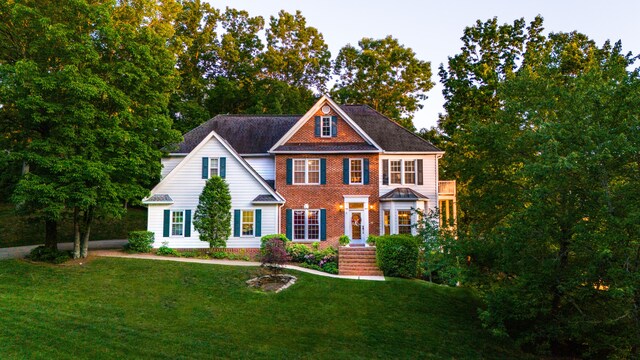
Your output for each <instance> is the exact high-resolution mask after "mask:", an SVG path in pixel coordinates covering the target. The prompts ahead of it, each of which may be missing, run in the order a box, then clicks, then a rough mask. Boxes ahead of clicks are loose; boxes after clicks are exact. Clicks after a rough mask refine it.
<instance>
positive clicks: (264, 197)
mask: <svg viewBox="0 0 640 360" xmlns="http://www.w3.org/2000/svg"><path fill="white" fill-rule="evenodd" d="M253 202H254V203H255V202H278V200H276V198H274V197H273V195H258V196H256V198H255V199H253Z"/></svg>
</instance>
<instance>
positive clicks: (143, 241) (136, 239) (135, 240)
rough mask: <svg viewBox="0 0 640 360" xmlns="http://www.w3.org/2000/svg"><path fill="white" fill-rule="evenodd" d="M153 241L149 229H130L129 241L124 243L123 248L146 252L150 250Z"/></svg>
mask: <svg viewBox="0 0 640 360" xmlns="http://www.w3.org/2000/svg"><path fill="white" fill-rule="evenodd" d="M153 241H154V237H153V233H152V232H151V231H131V232H129V242H128V243H127V245H125V250H127V251H130V252H138V253H148V252H150V251H151V248H152V245H153Z"/></svg>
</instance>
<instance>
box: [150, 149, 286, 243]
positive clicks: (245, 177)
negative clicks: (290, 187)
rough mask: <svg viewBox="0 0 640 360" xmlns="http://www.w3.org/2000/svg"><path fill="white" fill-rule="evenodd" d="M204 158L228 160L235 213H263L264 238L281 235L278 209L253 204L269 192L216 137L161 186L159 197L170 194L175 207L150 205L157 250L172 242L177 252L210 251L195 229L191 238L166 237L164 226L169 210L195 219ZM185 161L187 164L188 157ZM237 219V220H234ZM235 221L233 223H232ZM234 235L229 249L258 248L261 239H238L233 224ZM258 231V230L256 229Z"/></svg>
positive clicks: (157, 192) (158, 189)
mask: <svg viewBox="0 0 640 360" xmlns="http://www.w3.org/2000/svg"><path fill="white" fill-rule="evenodd" d="M203 157H208V158H211V157H218V158H220V157H226V159H227V160H226V178H225V181H226V182H227V184H228V185H229V191H230V193H231V208H232V209H247V210H248V209H254V210H255V209H257V208H260V209H262V222H261V226H262V227H261V231H262V234H277V233H278V230H279V229H278V224H279V221H280V220H279V217H278V213H279V211H278V206H277V205H264V204H261V205H254V204H253V203H252V201H253V199H255V198H256V197H257V196H258V195H262V194H267V193H268V191H267V190H266V189H265V188H264V187H263V186H262V185H261V184H260V183H259V182H258V180H256V179H255V178H254V177H253V176H252V175H251V173H249V171H248V170H247V169H246V168H245V167H244V166H243V165H242V164H241V163H240V162H239V161H238V160H236V158H235V157H234V156H233V154H231V153H230V152H229V151H228V150H227V149H226V148H224V147H223V146H222V144H220V142H218V140H217V139H216V138H215V137H213V138H211V139H210V140H209V141H208V142H207V143H206V144H204V146H202V147H201V148H200V149H199V150H198V153H196V154H193V156H191V157H189V158H188V159H186V161H187V162H186V163H185V164H183V165H181V167H180V168H179V169H178V172H177V173H175V174H174V175H171V178H169V179H167V180H168V181H166V182H164V183H161V184H160V185H159V186H158V187H157V188H156V189H155V190H154V193H156V194H169V195H170V196H171V198H172V199H173V201H174V203H173V204H171V205H149V210H148V215H147V216H148V225H147V229H148V230H149V231H152V232H154V233H155V243H154V245H153V246H154V247H160V246H162V242H163V241H169V246H170V247H173V248H208V247H209V244H208V243H207V242H204V241H200V239H199V234H198V232H197V231H196V229H195V228H194V227H191V237H189V238H185V237H180V238H178V237H167V238H165V237H163V222H164V213H163V211H164V210H165V209H191V210H192V212H191V217H192V218H193V217H194V216H195V211H196V208H197V207H198V198H199V197H200V193H202V189H203V188H204V181H202V158H203ZM181 159H183V160H185V158H184V157H182V158H181ZM232 218H233V216H232ZM231 220H233V219H231ZM230 226H231V229H232V234H231V237H230V238H229V240H228V241H227V247H229V248H258V247H260V238H256V237H250V238H249V237H242V236H239V237H234V236H233V223H230ZM254 231H255V228H254Z"/></svg>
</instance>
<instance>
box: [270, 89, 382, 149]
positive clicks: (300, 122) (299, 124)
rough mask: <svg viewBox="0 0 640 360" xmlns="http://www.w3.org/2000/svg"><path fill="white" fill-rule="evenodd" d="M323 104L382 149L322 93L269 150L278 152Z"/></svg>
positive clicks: (369, 141)
mask: <svg viewBox="0 0 640 360" xmlns="http://www.w3.org/2000/svg"><path fill="white" fill-rule="evenodd" d="M324 105H329V106H330V107H331V108H332V109H333V110H334V111H335V112H336V113H338V115H339V116H340V117H341V118H342V120H343V121H344V122H346V123H347V124H348V125H349V126H351V128H353V130H355V131H356V133H358V135H360V136H361V137H362V138H363V139H364V141H366V142H367V143H368V144H369V145H371V146H373V147H375V148H376V150H378V151H379V152H381V151H382V148H381V147H380V146H378V144H376V142H375V141H374V140H373V139H372V138H371V137H370V136H369V135H368V134H367V133H366V132H365V131H363V130H362V129H361V128H360V126H358V124H356V123H355V122H354V121H353V120H351V118H350V117H349V115H347V114H346V113H345V112H344V111H343V110H342V108H341V107H340V106H339V105H338V104H336V103H335V102H334V101H333V100H331V98H330V97H328V96H327V95H322V97H320V99H319V100H318V101H316V103H315V105H313V106H312V107H311V109H309V111H307V113H306V114H304V115H302V117H301V118H300V119H299V120H298V121H297V122H296V123H295V124H294V125H293V126H292V127H291V129H289V131H287V132H286V134H284V136H282V138H280V140H278V141H277V142H276V143H275V144H274V145H273V146H272V147H271V149H270V150H269V152H278V148H279V147H281V146H283V145H285V144H286V143H287V141H289V139H291V137H292V136H293V135H295V133H297V132H298V130H300V128H301V127H302V126H304V124H306V123H307V121H309V120H311V118H312V117H313V116H315V114H316V113H317V112H318V110H320V108H321V107H322V106H324ZM299 151H302V150H299Z"/></svg>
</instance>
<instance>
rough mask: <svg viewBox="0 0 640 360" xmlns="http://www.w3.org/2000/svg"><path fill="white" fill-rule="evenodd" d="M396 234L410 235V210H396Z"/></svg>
mask: <svg viewBox="0 0 640 360" xmlns="http://www.w3.org/2000/svg"><path fill="white" fill-rule="evenodd" d="M398 234H407V235H411V210H398Z"/></svg>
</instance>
